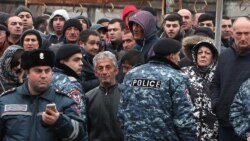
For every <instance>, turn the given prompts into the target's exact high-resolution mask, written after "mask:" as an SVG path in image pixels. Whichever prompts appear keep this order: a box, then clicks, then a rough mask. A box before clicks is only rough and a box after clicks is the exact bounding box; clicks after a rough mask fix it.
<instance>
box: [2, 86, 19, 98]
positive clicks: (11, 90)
mask: <svg viewBox="0 0 250 141" xmlns="http://www.w3.org/2000/svg"><path fill="white" fill-rule="evenodd" d="M14 91H16V88H11V89H8V90H7V91H4V92H2V93H1V94H0V97H1V96H3V95H6V94H10V93H12V92H14Z"/></svg>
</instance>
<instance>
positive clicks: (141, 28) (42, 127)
mask: <svg viewBox="0 0 250 141" xmlns="http://www.w3.org/2000/svg"><path fill="white" fill-rule="evenodd" d="M156 17H157V13H156V11H155V9H153V8H152V7H143V8H142V9H138V8H137V7H136V6H134V5H126V6H125V7H124V8H123V10H122V14H121V18H114V19H111V20H109V19H107V18H102V19H99V20H98V21H97V22H96V23H92V22H91V19H90V18H89V17H85V16H81V15H80V16H77V17H70V16H69V14H68V12H67V11H66V10H65V9H56V10H55V11H53V13H52V14H51V15H50V16H49V17H48V16H38V17H35V16H33V13H32V11H31V10H30V9H29V8H28V7H25V6H19V7H18V8H17V9H16V10H15V12H14V13H11V14H9V13H4V12H0V92H1V93H2V94H1V96H0V141H2V140H3V141H15V140H23V141H27V140H30V141H40V140H41V141H42V140H43V141H44V140H46V141H50V140H51V141H52V140H53V141H54V140H58V141H59V140H76V141H87V140H89V141H123V140H127V141H181V140H185V141H196V140H197V141H246V140H247V141H250V108H249V107H250V85H249V83H250V71H249V68H250V15H246V16H239V17H237V18H236V19H231V18H230V17H228V16H226V15H224V16H223V17H222V19H221V31H220V32H221V45H220V47H216V46H215V43H214V42H215V41H214V38H215V22H216V20H218V19H215V16H214V15H212V14H211V13H192V12H191V11H190V10H188V9H180V10H179V11H177V12H173V13H169V14H166V15H165V16H164V20H163V21H162V23H161V26H160V27H158V26H157V23H158V21H157V18H156ZM218 48H219V49H220V50H219V51H218ZM219 52H220V53H219ZM49 103H55V104H56V109H55V110H50V109H46V105H47V104H49Z"/></svg>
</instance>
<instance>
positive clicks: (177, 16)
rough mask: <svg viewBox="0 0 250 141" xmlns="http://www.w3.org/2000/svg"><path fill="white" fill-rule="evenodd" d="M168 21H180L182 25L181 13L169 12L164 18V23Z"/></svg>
mask: <svg viewBox="0 0 250 141" xmlns="http://www.w3.org/2000/svg"><path fill="white" fill-rule="evenodd" d="M166 21H172V22H173V21H178V22H179V25H182V22H183V21H182V17H181V15H180V14H178V13H172V14H169V15H168V16H167V17H166V18H165V19H164V23H165V22H166Z"/></svg>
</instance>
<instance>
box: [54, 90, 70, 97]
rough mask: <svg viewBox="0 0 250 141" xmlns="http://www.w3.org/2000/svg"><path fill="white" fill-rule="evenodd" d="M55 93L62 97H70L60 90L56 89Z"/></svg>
mask: <svg viewBox="0 0 250 141" xmlns="http://www.w3.org/2000/svg"><path fill="white" fill-rule="evenodd" d="M55 92H56V93H58V94H61V95H65V96H68V95H67V94H66V93H64V92H63V91H61V90H59V89H55Z"/></svg>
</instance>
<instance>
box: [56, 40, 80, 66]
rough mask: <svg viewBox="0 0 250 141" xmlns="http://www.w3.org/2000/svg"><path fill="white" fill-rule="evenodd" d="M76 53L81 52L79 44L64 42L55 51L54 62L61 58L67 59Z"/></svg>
mask: <svg viewBox="0 0 250 141" xmlns="http://www.w3.org/2000/svg"><path fill="white" fill-rule="evenodd" d="M76 53H81V49H80V46H78V45H75V44H64V45H62V46H61V47H60V48H59V50H58V51H57V53H56V62H57V63H58V62H59V61H60V60H62V59H67V58H69V57H70V56H72V55H74V54H76Z"/></svg>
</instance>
